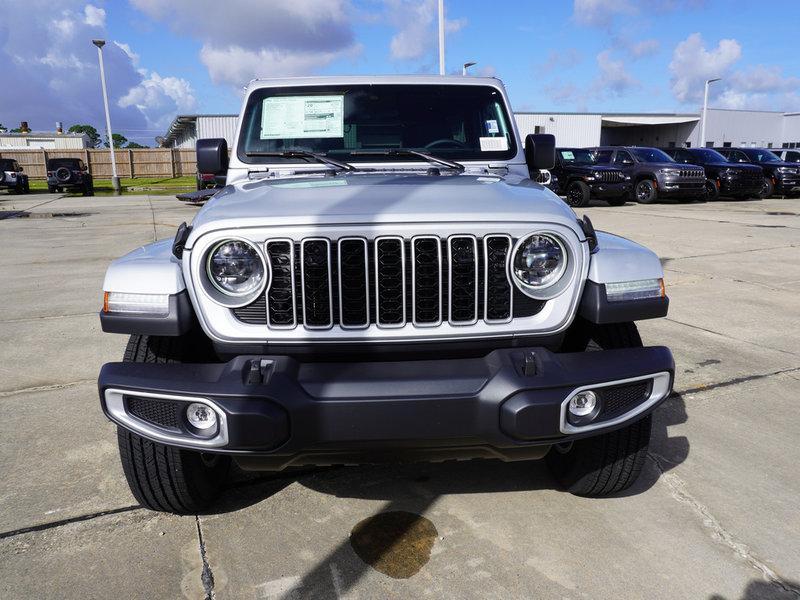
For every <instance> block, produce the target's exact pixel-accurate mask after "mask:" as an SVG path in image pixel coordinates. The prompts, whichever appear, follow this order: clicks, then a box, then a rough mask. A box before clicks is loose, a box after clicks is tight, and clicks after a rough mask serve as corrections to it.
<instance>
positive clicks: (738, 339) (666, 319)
mask: <svg viewBox="0 0 800 600" xmlns="http://www.w3.org/2000/svg"><path fill="white" fill-rule="evenodd" d="M663 319H664V320H665V321H669V322H670V323H676V324H677V325H683V326H684V327H690V328H692V329H698V330H700V331H705V332H706V333H713V334H714V335H718V336H720V337H723V338H725V339H728V340H732V341H734V342H739V343H740V344H750V345H751V346H755V347H756V348H762V349H764V350H771V351H773V352H780V353H782V354H788V355H789V356H800V355H798V354H797V353H796V352H789V351H788V350H781V349H780V348H773V347H771V346H765V345H764V344H759V343H758V342H751V341H750V340H743V339H740V338H736V337H733V336H730V335H727V334H725V333H720V332H719V331H714V330H713V329H707V328H705V327H700V325H692V324H691V323H684V322H683V321H677V320H675V319H672V318H670V317H663Z"/></svg>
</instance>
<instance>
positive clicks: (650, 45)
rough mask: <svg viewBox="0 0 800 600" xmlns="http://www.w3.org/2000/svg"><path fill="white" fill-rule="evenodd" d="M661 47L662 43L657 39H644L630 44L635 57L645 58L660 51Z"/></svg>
mask: <svg viewBox="0 0 800 600" xmlns="http://www.w3.org/2000/svg"><path fill="white" fill-rule="evenodd" d="M659 47H660V44H659V42H658V40H656V39H650V40H642V41H641V42H636V43H634V44H632V45H631V46H630V53H631V54H632V55H633V57H634V58H644V57H646V56H652V55H653V54H655V53H656V52H658V49H659Z"/></svg>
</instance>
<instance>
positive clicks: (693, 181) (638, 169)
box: [594, 146, 706, 204]
mask: <svg viewBox="0 0 800 600" xmlns="http://www.w3.org/2000/svg"><path fill="white" fill-rule="evenodd" d="M594 151H595V160H596V161H597V162H598V163H599V164H606V165H612V166H614V167H617V168H619V169H622V172H623V173H625V175H628V176H629V177H630V178H631V180H632V183H633V186H634V188H633V190H634V194H633V195H634V199H635V200H636V201H637V202H641V203H642V204H650V203H652V202H655V201H656V200H658V199H659V198H666V197H680V198H691V199H694V200H703V198H704V197H705V189H706V174H705V172H704V171H703V168H702V167H698V166H694V165H679V164H676V163H675V161H674V160H672V158H670V157H669V156H667V155H666V154H664V153H663V152H662V151H661V150H659V149H658V148H640V147H636V146H601V147H599V148H594Z"/></svg>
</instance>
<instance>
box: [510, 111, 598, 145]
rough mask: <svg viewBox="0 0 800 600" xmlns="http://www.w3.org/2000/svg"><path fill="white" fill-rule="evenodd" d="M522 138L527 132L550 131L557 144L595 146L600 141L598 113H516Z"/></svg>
mask: <svg viewBox="0 0 800 600" xmlns="http://www.w3.org/2000/svg"><path fill="white" fill-rule="evenodd" d="M514 117H515V118H516V120H517V127H518V128H519V134H520V135H521V136H522V139H523V140H524V139H525V136H526V135H528V134H529V133H536V127H537V126H538V127H539V128H540V129H539V133H552V134H553V135H554V136H556V144H557V145H558V146H561V147H564V146H579V147H582V146H597V145H598V144H599V143H600V115H589V114H587V115H565V114H558V113H550V114H547V113H516V114H515V115H514Z"/></svg>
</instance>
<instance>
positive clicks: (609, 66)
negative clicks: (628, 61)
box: [592, 50, 640, 96]
mask: <svg viewBox="0 0 800 600" xmlns="http://www.w3.org/2000/svg"><path fill="white" fill-rule="evenodd" d="M597 68H598V69H599V71H600V72H599V74H598V76H597V78H596V79H595V81H594V83H593V85H592V87H593V88H594V90H596V91H597V92H600V93H604V92H605V93H609V94H611V95H613V96H621V95H622V94H624V93H625V92H627V91H628V90H630V89H633V88H636V87H639V85H640V84H639V80H638V79H636V78H635V77H634V76H633V75H631V74H630V73H629V72H628V70H627V68H626V67H625V63H624V61H622V60H615V59H614V58H613V57H612V55H611V50H603V51H602V52H600V53H599V54H598V55H597Z"/></svg>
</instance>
